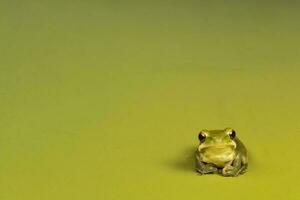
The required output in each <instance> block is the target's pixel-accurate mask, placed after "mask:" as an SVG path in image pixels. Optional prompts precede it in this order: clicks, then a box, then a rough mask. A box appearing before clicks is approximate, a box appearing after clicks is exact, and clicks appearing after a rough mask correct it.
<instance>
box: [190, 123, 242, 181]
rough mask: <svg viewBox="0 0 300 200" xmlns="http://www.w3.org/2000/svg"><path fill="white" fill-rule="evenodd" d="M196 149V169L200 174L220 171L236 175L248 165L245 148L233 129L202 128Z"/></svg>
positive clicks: (228, 174) (226, 174)
mask: <svg viewBox="0 0 300 200" xmlns="http://www.w3.org/2000/svg"><path fill="white" fill-rule="evenodd" d="M199 140H200V145H199V147H198V149H197V151H196V169H197V171H198V172H199V173H200V174H207V173H217V172H218V173H220V174H222V175H223V176H238V175H240V174H242V173H244V172H245V171H246V169H247V166H248V158H247V150H246V148H245V146H244V145H243V143H242V142H241V141H240V140H239V139H238V138H237V137H236V133H235V131H234V130H233V129H230V128H227V129H224V130H211V131H208V130H203V131H201V132H200V133H199Z"/></svg>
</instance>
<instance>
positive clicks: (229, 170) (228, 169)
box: [222, 165, 239, 176]
mask: <svg viewBox="0 0 300 200" xmlns="http://www.w3.org/2000/svg"><path fill="white" fill-rule="evenodd" d="M238 175H239V170H237V169H236V168H234V167H233V166H231V165H227V166H225V167H224V168H223V169H222V176H238Z"/></svg>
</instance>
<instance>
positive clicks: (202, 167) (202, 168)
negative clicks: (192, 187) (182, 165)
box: [196, 152, 218, 174]
mask: <svg viewBox="0 0 300 200" xmlns="http://www.w3.org/2000/svg"><path fill="white" fill-rule="evenodd" d="M196 170H197V172H199V173H200V174H209V173H214V172H217V171H218V168H217V167H215V166H214V165H213V164H210V163H205V162H203V161H202V160H201V158H200V156H199V154H198V153H197V152H196Z"/></svg>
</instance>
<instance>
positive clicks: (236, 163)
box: [222, 154, 244, 176]
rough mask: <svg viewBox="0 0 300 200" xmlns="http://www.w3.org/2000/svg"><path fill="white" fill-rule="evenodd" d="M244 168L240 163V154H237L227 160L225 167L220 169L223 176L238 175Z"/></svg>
mask: <svg viewBox="0 0 300 200" xmlns="http://www.w3.org/2000/svg"><path fill="white" fill-rule="evenodd" d="M243 170H244V166H243V163H242V158H241V155H240V154H238V155H237V157H236V158H235V159H234V160H233V161H232V162H229V163H228V164H227V165H225V167H224V168H223V169H222V175H223V176H238V175H239V174H240V173H241V172H242V171H243Z"/></svg>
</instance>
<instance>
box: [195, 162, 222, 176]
mask: <svg viewBox="0 0 300 200" xmlns="http://www.w3.org/2000/svg"><path fill="white" fill-rule="evenodd" d="M196 170H197V172H199V173H200V174H201V175H202V174H211V173H215V172H217V171H218V168H216V167H215V166H214V165H212V164H205V165H202V166H201V167H197V168H196Z"/></svg>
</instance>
